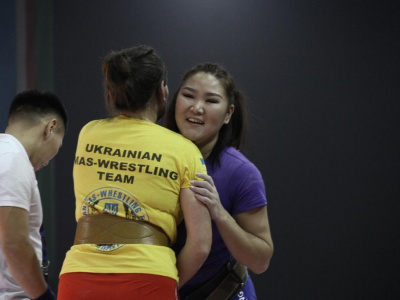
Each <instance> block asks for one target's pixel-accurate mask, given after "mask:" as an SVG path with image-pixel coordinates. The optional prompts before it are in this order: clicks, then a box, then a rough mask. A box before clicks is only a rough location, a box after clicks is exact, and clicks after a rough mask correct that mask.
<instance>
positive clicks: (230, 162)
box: [166, 63, 274, 300]
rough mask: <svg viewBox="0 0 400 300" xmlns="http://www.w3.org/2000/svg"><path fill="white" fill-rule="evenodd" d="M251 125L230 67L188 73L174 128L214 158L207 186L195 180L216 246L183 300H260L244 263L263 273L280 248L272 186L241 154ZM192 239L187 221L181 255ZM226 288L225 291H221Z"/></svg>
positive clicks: (174, 105) (170, 121) (172, 111)
mask: <svg viewBox="0 0 400 300" xmlns="http://www.w3.org/2000/svg"><path fill="white" fill-rule="evenodd" d="M246 123H247V119H246V110H245V99H244V96H243V94H242V93H241V92H240V91H238V90H237V89H236V86H235V82H234V80H233V78H232V77H231V76H230V75H229V74H228V73H227V72H226V71H225V70H224V69H222V68H221V67H220V66H219V65H217V64H209V63H207V64H201V65H197V66H195V67H194V68H192V69H190V70H189V71H188V72H187V73H186V74H185V76H184V77H183V80H182V84H181V86H180V88H179V90H178V91H177V92H176V93H175V95H174V97H173V99H172V101H171V103H170V106H169V109H168V112H167V115H166V125H167V127H168V128H170V129H172V130H173V131H176V132H180V133H181V134H182V135H183V136H185V137H186V138H188V139H190V140H191V141H193V142H194V143H195V144H196V145H197V146H198V147H199V149H200V151H201V152H202V154H203V157H204V158H205V160H206V161H205V162H206V165H207V171H208V174H209V175H208V176H207V175H202V174H199V177H201V178H203V179H204V181H193V182H192V187H191V188H192V190H193V191H194V192H195V194H196V198H197V199H198V200H199V201H201V202H202V203H204V205H206V206H207V207H208V209H209V211H210V215H211V218H212V220H213V224H212V225H213V244H212V248H211V252H210V254H209V256H208V258H207V260H206V262H205V263H204V265H203V266H202V267H201V269H200V270H199V272H198V273H197V274H196V275H195V276H194V277H193V278H192V279H191V280H190V281H189V282H188V283H186V284H185V285H184V286H183V287H182V288H181V289H180V298H181V300H196V299H207V297H210V295H212V296H213V297H214V299H237V300H244V299H249V300H250V299H251V300H253V299H256V298H257V297H256V295H255V290H254V286H253V283H252V281H251V279H250V277H249V276H248V273H247V269H246V268H245V267H244V266H247V268H248V269H250V270H251V271H252V272H254V273H256V274H260V273H262V272H265V271H266V270H267V268H268V266H269V262H270V260H271V257H272V254H273V249H274V248H273V242H272V238H271V233H270V228H269V221H268V214H267V206H266V204H267V200H266V196H265V186H264V182H263V179H262V176H261V174H260V172H259V170H258V169H257V167H255V166H254V164H253V163H251V162H250V161H249V160H248V159H247V158H246V157H245V156H244V155H243V154H242V153H241V152H239V150H240V147H241V145H242V141H243V137H244V134H245V128H246ZM185 238H186V231H185V228H184V224H181V225H180V227H179V230H178V240H177V242H176V244H175V245H174V250H175V251H176V252H179V251H180V248H181V247H182V245H183V244H184V241H185ZM221 285H223V286H225V288H221V287H220V288H218V286H221ZM230 286H231V287H232V288H228V287H230ZM243 287H244V288H243ZM227 290H230V291H229V292H228V293H226V295H225V294H224V291H227Z"/></svg>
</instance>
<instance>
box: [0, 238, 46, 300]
mask: <svg viewBox="0 0 400 300" xmlns="http://www.w3.org/2000/svg"><path fill="white" fill-rule="evenodd" d="M3 251H4V256H5V258H6V262H7V266H8V268H9V269H10V272H11V275H12V277H13V278H14V280H15V281H16V282H17V283H18V285H19V286H20V287H21V288H22V289H23V290H24V291H25V293H26V294H27V295H28V296H29V297H30V298H32V299H35V298H38V297H39V296H40V295H42V294H43V293H44V292H45V291H46V289H47V284H46V282H45V280H44V277H43V274H42V271H41V268H40V265H39V261H38V259H37V256H36V253H35V251H34V249H33V247H32V245H31V244H30V242H29V241H22V242H15V243H7V244H6V245H3Z"/></svg>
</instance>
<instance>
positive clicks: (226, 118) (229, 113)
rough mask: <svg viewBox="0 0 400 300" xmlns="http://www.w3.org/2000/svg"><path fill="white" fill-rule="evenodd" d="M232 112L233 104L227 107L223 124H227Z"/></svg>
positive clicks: (233, 109)
mask: <svg viewBox="0 0 400 300" xmlns="http://www.w3.org/2000/svg"><path fill="white" fill-rule="evenodd" d="M234 111H235V105H233V104H231V105H229V108H228V111H227V112H226V116H225V119H224V124H228V123H229V121H230V120H231V117H232V115H233V112H234Z"/></svg>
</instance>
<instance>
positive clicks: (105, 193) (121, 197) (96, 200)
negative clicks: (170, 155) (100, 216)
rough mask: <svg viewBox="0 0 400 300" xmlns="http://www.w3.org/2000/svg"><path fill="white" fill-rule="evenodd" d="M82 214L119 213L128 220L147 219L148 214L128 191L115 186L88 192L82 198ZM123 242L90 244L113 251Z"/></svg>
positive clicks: (97, 248) (121, 245) (99, 249)
mask: <svg viewBox="0 0 400 300" xmlns="http://www.w3.org/2000/svg"><path fill="white" fill-rule="evenodd" d="M83 200H84V201H83V204H82V207H81V212H82V215H84V216H87V215H92V214H97V213H99V212H101V213H107V214H110V215H119V216H121V217H125V218H127V219H130V220H138V221H149V215H148V214H147V211H146V209H145V208H144V207H143V205H142V204H141V203H140V202H139V201H138V200H137V199H136V198H135V197H134V196H133V195H132V194H131V193H130V192H128V191H125V190H124V189H121V188H117V187H102V188H99V189H96V190H94V191H92V192H90V193H89V194H88V195H86V197H85V198H84V199H83ZM123 246H124V245H123V244H115V245H95V244H94V245H92V247H94V248H95V249H96V250H98V251H114V250H116V249H119V248H121V247H123Z"/></svg>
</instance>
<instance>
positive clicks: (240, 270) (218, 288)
mask: <svg viewBox="0 0 400 300" xmlns="http://www.w3.org/2000/svg"><path fill="white" fill-rule="evenodd" d="M247 275H248V274H247V268H246V267H245V266H243V265H242V264H240V263H238V262H237V261H236V260H234V259H233V258H232V259H231V260H230V261H229V262H228V263H227V264H226V265H225V266H224V267H223V268H222V269H221V270H220V271H219V272H218V273H217V274H216V275H215V276H214V277H213V278H211V279H210V280H209V281H208V282H207V283H205V284H203V285H202V286H201V287H200V288H198V289H197V290H195V291H194V292H193V293H191V294H190V295H188V296H187V297H186V298H185V300H229V299H232V298H234V297H235V296H236V295H237V294H238V293H239V292H240V290H242V289H243V288H244V286H245V284H246V282H247Z"/></svg>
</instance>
